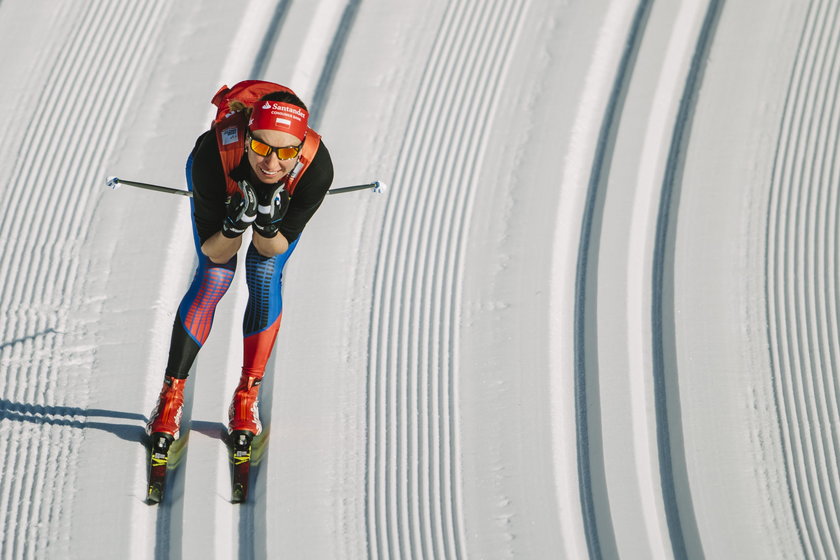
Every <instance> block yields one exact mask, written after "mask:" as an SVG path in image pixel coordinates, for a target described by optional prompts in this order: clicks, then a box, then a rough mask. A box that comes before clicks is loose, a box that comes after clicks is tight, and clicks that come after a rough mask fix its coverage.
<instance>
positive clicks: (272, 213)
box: [254, 182, 289, 238]
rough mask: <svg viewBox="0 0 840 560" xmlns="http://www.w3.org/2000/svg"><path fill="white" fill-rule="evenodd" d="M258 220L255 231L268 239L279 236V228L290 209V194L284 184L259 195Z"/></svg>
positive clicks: (279, 184)
mask: <svg viewBox="0 0 840 560" xmlns="http://www.w3.org/2000/svg"><path fill="white" fill-rule="evenodd" d="M257 201H258V205H257V219H256V220H254V230H255V231H256V232H257V233H259V234H260V235H262V236H263V237H266V238H272V237H274V236H275V235H277V231H278V230H277V226H278V225H279V224H280V222H281V221H282V220H283V216H285V215H286V210H288V209H289V193H288V192H287V191H286V189H285V184H284V183H282V182H281V183H278V184H277V185H276V186H274V187H273V188H272V189H271V190H267V191H264V192H260V193H258V194H257Z"/></svg>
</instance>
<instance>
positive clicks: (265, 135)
mask: <svg viewBox="0 0 840 560" xmlns="http://www.w3.org/2000/svg"><path fill="white" fill-rule="evenodd" d="M250 134H251V136H252V137H253V138H254V140H257V141H258V142H262V143H263V144H268V145H269V146H271V147H278V148H283V147H288V146H299V145H300V143H301V139H300V138H298V137H296V136H294V135H293V134H289V133H288V132H281V131H279V130H257V131H254V132H251V133H250ZM249 144H250V142H246V144H245V146H246V148H248V163H249V164H250V165H251V170H252V171H253V172H254V175H255V176H256V178H257V179H258V180H259V181H260V182H262V183H269V184H271V183H276V182H278V181H280V180H281V179H283V177H285V176H286V175H288V174H289V172H290V171H291V170H292V169H293V168H294V166H295V164H297V161H298V157H299V156H295V157H293V158H291V159H280V158H278V157H277V152H276V150H271V152H269V154H268V155H267V156H261V155H259V154H258V153H256V152H255V151H254V150H253V149H250V147H249Z"/></svg>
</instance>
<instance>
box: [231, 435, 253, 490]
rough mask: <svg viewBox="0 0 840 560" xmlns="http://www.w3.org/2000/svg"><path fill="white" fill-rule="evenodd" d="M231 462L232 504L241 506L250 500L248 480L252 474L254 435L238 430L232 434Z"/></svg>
mask: <svg viewBox="0 0 840 560" xmlns="http://www.w3.org/2000/svg"><path fill="white" fill-rule="evenodd" d="M229 438H230V439H229V442H230V461H231V469H232V495H231V502H233V503H234V504H241V503H243V502H245V501H246V500H247V499H248V479H249V475H250V473H251V442H252V441H253V440H254V434H252V433H251V432H248V431H244V430H243V431H240V430H237V431H235V432H233V433H232V434H230V436H229Z"/></svg>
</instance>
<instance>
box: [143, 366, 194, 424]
mask: <svg viewBox="0 0 840 560" xmlns="http://www.w3.org/2000/svg"><path fill="white" fill-rule="evenodd" d="M186 382H187V380H186V379H176V378H174V377H170V376H168V375H167V376H166V377H164V378H163V388H162V389H161V390H160V396H159V397H158V402H157V404H156V405H155V408H154V410H152V414H151V415H150V417H149V422H148V424H146V434H148V435H149V436H150V437H151V438H152V440H154V439H155V435H161V434H165V435H168V436H170V437H171V438H172V439H173V440H176V439H178V437H179V436H180V435H181V412H182V410H183V408H184V385H185V384H186Z"/></svg>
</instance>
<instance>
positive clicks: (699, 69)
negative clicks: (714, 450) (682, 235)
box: [651, 0, 723, 560]
mask: <svg viewBox="0 0 840 560" xmlns="http://www.w3.org/2000/svg"><path fill="white" fill-rule="evenodd" d="M722 9H723V0H711V1H710V2H709V4H708V8H707V9H706V14H705V17H704V18H703V25H702V27H701V29H700V34H699V36H698V38H697V44H696V46H695V50H694V54H693V56H692V59H691V66H690V68H689V72H688V75H687V76H686V83H685V89H684V91H683V94H682V98H681V99H680V104H679V109H678V112H677V117H676V122H675V126H674V132H673V136H672V139H671V145H670V148H669V151H668V160H667V164H666V167H665V176H664V178H663V184H662V190H661V197H660V204H659V212H658V216H657V220H656V237H655V245H654V252H653V274H652V280H653V286H652V290H651V293H652V295H653V298H652V309H651V324H652V332H653V336H652V341H653V351H652V357H653V379H654V406H655V409H656V432H657V447H658V452H659V469H660V479H661V481H662V494H663V499H664V502H665V516H666V519H667V522H668V533H669V536H670V539H671V547H672V551H673V554H674V558H676V559H678V560H682V559H684V558H688V557H689V548H688V547H687V544H686V542H687V541H688V542H690V543H692V547H691V550H690V553H691V555H692V556H698V557H702V555H703V551H702V548H700V549H699V550H698V549H697V547H702V543H701V541H700V536H699V530H698V528H697V522H696V520H695V517H694V508H693V505H692V503H691V499H690V495H689V497H687V498H682V499H680V498H679V497H678V494H677V488H678V487H680V486H682V487H684V492H683V493H684V494H686V493H689V485H688V475H687V473H685V472H682V471H681V470H680V469H679V467H678V466H677V465H683V464H684V463H685V461H684V460H681V461H676V460H675V457H676V456H677V454H681V455H684V454H685V451H684V449H682V448H681V447H679V448H678V447H677V446H676V444H675V443H674V441H673V440H672V438H671V434H672V433H673V432H680V431H681V425H680V423H679V422H678V421H677V422H676V424H677V425H674V424H673V423H672V422H671V421H670V420H669V415H671V416H673V417H675V418H679V402H678V392H677V398H675V399H673V400H674V401H675V402H671V401H670V400H669V398H668V396H667V395H668V393H669V391H668V389H667V387H668V386H669V385H678V371H677V364H676V357H675V353H674V352H673V351H670V352H669V351H666V348H670V349H674V348H675V347H676V341H675V334H674V330H675V323H676V320H675V317H674V313H675V311H674V304H673V300H672V299H671V300H667V301H666V297H667V296H668V295H670V297H671V298H673V292H674V290H673V283H674V280H673V277H674V270H673V266H674V258H673V251H674V249H673V247H674V243H673V242H672V239H673V236H674V235H675V231H676V219H677V209H678V206H679V194H680V182H681V180H682V171H683V165H684V160H685V151H686V149H687V145H688V141H689V136H690V134H691V123H692V120H693V117H694V109H695V106H696V104H697V98H698V95H699V92H700V86H701V84H702V81H703V69H704V68H705V64H706V60H707V59H708V56H709V50H710V48H711V44H712V39H713V38H714V33H715V30H716V28H717V22H718V19H719V17H720V13H721V10H722ZM669 356H672V357H671V358H669ZM679 441H682V438H681V437H680V438H679ZM689 537H690V538H689Z"/></svg>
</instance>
